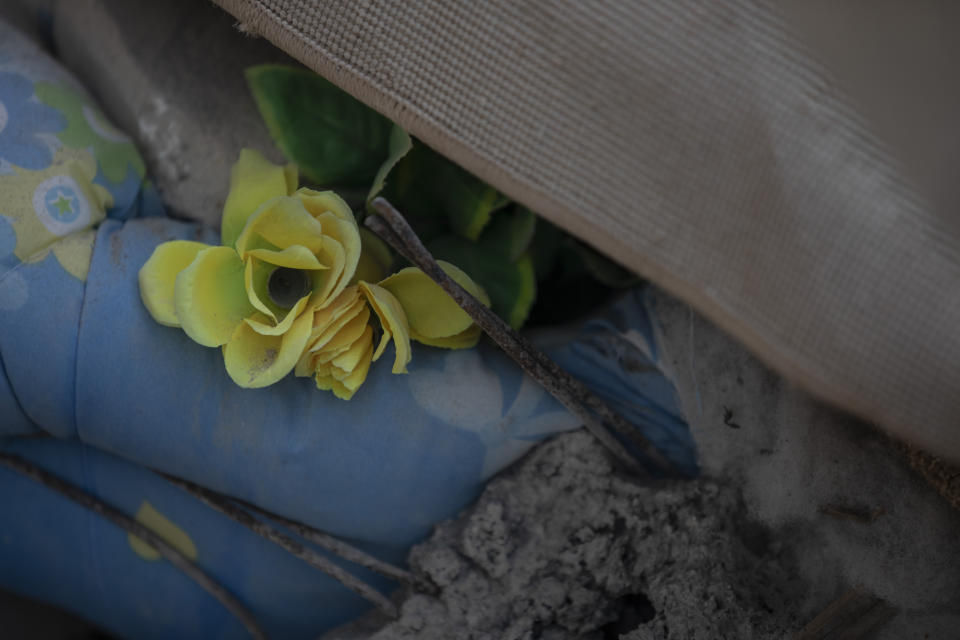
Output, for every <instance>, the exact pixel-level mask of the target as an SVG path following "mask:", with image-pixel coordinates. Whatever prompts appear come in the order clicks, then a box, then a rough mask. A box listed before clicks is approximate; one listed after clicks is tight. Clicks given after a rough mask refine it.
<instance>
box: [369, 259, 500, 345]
mask: <svg viewBox="0 0 960 640" xmlns="http://www.w3.org/2000/svg"><path fill="white" fill-rule="evenodd" d="M437 262H438V264H439V265H440V267H441V268H442V269H443V270H444V271H445V272H446V273H447V275H448V276H450V277H451V278H453V280H455V281H456V282H457V283H458V284H459V285H460V286H461V287H463V288H464V289H466V290H467V292H469V293H470V294H472V295H473V296H474V297H477V298H479V299H480V300H481V302H483V303H484V304H488V305H489V303H490V301H489V298H488V297H487V295H486V293H485V292H484V291H483V290H482V289H481V288H480V286H479V285H477V284H476V283H475V282H474V281H473V280H472V279H471V278H470V276H468V275H467V274H466V273H464V272H463V271H461V270H460V269H459V268H458V267H456V266H454V265H452V264H450V263H449V262H444V261H442V260H438V261H437ZM380 286H382V287H383V288H384V289H386V290H387V291H389V292H390V293H392V294H393V295H394V296H395V297H396V299H397V300H398V301H399V302H400V305H401V306H402V307H403V311H404V313H405V314H406V316H407V321H408V322H409V324H410V332H411V334H414V333H415V334H417V335H419V336H423V337H426V338H445V337H448V336H453V335H457V334H459V333H461V332H462V331H465V330H466V329H467V328H469V327H470V325H472V324H473V319H472V318H471V317H470V316H469V315H468V314H467V312H466V311H464V310H463V309H461V308H460V306H459V305H458V304H457V303H456V301H455V300H454V299H453V298H451V297H450V296H449V295H448V294H447V292H446V291H444V290H443V289H442V288H441V287H440V285H438V284H437V283H436V282H434V281H433V280H432V279H431V278H430V277H429V276H428V275H427V274H425V273H424V272H423V271H421V270H420V269H418V268H417V267H407V268H406V269H401V270H400V271H398V272H397V273H395V274H393V275H392V276H390V277H389V278H387V279H386V280H383V281H382V282H381V283H380Z"/></svg>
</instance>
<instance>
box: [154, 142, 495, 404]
mask: <svg viewBox="0 0 960 640" xmlns="http://www.w3.org/2000/svg"><path fill="white" fill-rule="evenodd" d="M364 231H365V230H364ZM221 240H222V242H223V244H222V245H221V246H210V245H207V244H204V243H201V242H191V241H187V240H174V241H171V242H165V243H163V244H161V245H159V246H158V247H157V248H156V249H155V250H154V252H153V255H151V257H150V259H149V260H147V262H146V263H145V264H144V266H143V267H142V268H141V270H140V274H139V278H140V295H141V298H142V299H143V303H144V305H145V306H146V308H147V310H148V311H149V312H150V314H151V315H152V316H153V318H154V319H155V320H156V321H157V322H158V323H160V324H163V325H166V326H171V327H181V328H183V330H184V332H186V334H187V335H188V336H190V338H192V339H193V340H194V341H196V342H198V343H200V344H202V345H204V346H208V347H222V348H223V359H224V364H225V366H226V369H227V373H228V374H229V375H230V377H231V378H232V379H233V380H234V382H236V383H237V384H238V385H240V386H242V387H250V388H254V387H264V386H267V385H270V384H273V383H274V382H277V381H278V380H280V379H281V378H283V377H284V376H286V375H287V374H288V373H289V372H290V371H291V370H295V371H296V374H297V375H300V376H310V375H312V376H314V377H315V380H316V384H317V386H318V387H319V388H320V389H325V390H330V391H333V393H334V394H335V395H336V396H337V397H339V398H342V399H345V400H349V399H350V398H351V397H352V396H353V394H354V393H355V392H356V390H357V389H358V388H359V387H360V385H362V384H363V382H364V381H365V380H366V377H367V372H368V371H369V369H370V364H371V362H373V361H376V360H377V359H379V358H380V356H381V355H383V353H384V351H385V349H386V347H387V345H388V344H389V342H391V341H392V342H393V343H394V347H395V359H394V363H393V373H406V371H407V369H406V366H407V364H408V363H409V362H410V358H411V350H410V339H411V337H413V338H414V339H416V340H419V341H420V342H424V343H425V344H431V345H434V346H443V347H447V348H465V347H469V346H473V345H474V344H476V341H477V339H479V329H478V328H477V327H476V325H474V324H473V323H472V321H471V320H470V318H469V316H467V315H466V314H465V313H464V312H463V310H461V309H460V308H459V307H458V306H457V305H456V304H455V303H454V302H453V300H452V299H451V298H450V297H449V296H447V295H446V293H444V292H443V290H442V289H440V287H439V286H438V285H436V284H434V283H433V282H432V281H431V280H430V279H429V278H427V276H426V275H424V274H423V273H422V272H421V271H420V270H419V269H414V268H408V269H403V270H401V271H400V272H398V273H396V274H394V275H392V276H390V277H388V278H386V279H384V280H382V282H381V283H380V284H373V283H371V282H369V281H367V279H368V278H369V279H380V278H381V277H382V276H383V275H384V274H385V273H386V269H387V267H388V266H389V262H390V255H389V251H388V250H387V249H386V247H385V246H384V245H383V243H382V242H381V241H380V240H379V239H378V238H376V237H375V236H370V235H365V236H362V235H361V230H360V229H359V228H358V227H357V223H356V220H355V219H354V217H353V214H352V212H351V211H350V208H349V206H348V205H347V204H346V203H345V202H344V201H343V200H342V199H341V198H340V197H339V196H337V195H336V194H335V193H333V192H332V191H323V192H320V191H313V190H311V189H306V188H301V189H296V170H295V168H294V167H293V166H292V165H288V166H286V167H280V166H276V165H273V164H271V163H270V162H269V161H267V160H266V159H265V158H264V157H263V156H262V155H260V154H259V153H257V152H256V151H252V150H247V149H245V150H243V151H242V152H241V154H240V158H239V160H238V161H237V163H236V164H235V165H234V167H233V170H232V172H231V177H230V192H229V194H228V196H227V200H226V203H225V205H224V214H223V222H222V229H221ZM444 269H445V270H447V272H448V273H449V274H450V275H451V276H452V277H454V278H455V279H456V280H457V281H458V282H460V283H461V284H462V285H463V286H464V287H466V288H467V289H468V290H470V291H471V292H472V293H474V294H475V295H479V296H480V297H481V298H482V299H484V300H485V302H487V303H488V301H487V300H486V296H485V294H484V293H483V291H482V290H481V289H480V288H479V287H478V286H477V285H476V284H474V283H473V281H472V280H470V278H469V277H468V276H467V275H466V274H464V273H463V272H462V271H460V270H459V269H457V268H456V267H454V266H453V265H447V264H444ZM371 310H372V311H373V314H371ZM374 316H375V317H376V321H377V322H378V323H379V329H378V331H379V333H380V339H379V343H378V344H377V345H376V346H374V333H375V328H374V323H373V322H374Z"/></svg>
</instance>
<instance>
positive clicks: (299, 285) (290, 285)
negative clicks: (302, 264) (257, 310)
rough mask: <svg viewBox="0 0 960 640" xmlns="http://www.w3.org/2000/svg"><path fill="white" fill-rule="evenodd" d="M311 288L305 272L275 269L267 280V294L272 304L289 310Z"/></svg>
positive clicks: (285, 268) (308, 277) (282, 268)
mask: <svg viewBox="0 0 960 640" xmlns="http://www.w3.org/2000/svg"><path fill="white" fill-rule="evenodd" d="M312 286H313V283H312V282H311V281H310V275H309V274H308V273H307V272H306V271H304V270H302V269H290V268H288V267H277V268H276V269H274V270H273V273H271V274H270V279H269V280H267V293H268V294H269V295H270V299H271V300H272V301H273V304H275V305H277V306H278V307H282V308H284V309H289V308H290V307H292V306H293V305H295V304H296V303H297V300H299V299H300V298H302V297H303V296H305V295H307V294H308V293H310V289H311V287H312Z"/></svg>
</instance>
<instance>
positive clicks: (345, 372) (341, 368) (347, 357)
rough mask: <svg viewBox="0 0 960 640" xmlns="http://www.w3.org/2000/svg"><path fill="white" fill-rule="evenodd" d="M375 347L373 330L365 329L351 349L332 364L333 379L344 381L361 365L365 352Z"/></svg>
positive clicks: (366, 327) (368, 327)
mask: <svg viewBox="0 0 960 640" xmlns="http://www.w3.org/2000/svg"><path fill="white" fill-rule="evenodd" d="M372 346H373V329H372V328H371V327H370V325H367V326H365V327H364V328H363V332H362V333H361V335H360V339H359V340H355V341H354V342H353V343H352V344H351V345H350V347H349V348H348V349H347V350H346V351H344V352H343V353H341V354H340V355H338V356H337V357H336V358H334V359H333V360H332V361H331V363H330V364H332V365H333V377H334V378H336V379H337V380H341V381H342V380H343V379H345V378H346V377H347V376H349V375H350V373H351V372H352V371H353V370H354V369H355V368H356V367H357V365H359V364H360V362H361V360H362V358H363V354H364V352H366V351H367V348H368V347H371V348H372Z"/></svg>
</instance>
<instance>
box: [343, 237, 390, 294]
mask: <svg viewBox="0 0 960 640" xmlns="http://www.w3.org/2000/svg"><path fill="white" fill-rule="evenodd" d="M360 247H361V248H360V260H359V261H358V262H357V271H356V273H354V274H353V279H352V280H353V282H355V283H356V282H359V281H360V280H364V281H366V282H380V281H381V280H383V279H384V278H386V277H387V275H388V274H389V273H390V266H391V265H392V264H393V254H392V253H390V249H389V248H387V245H386V243H385V242H384V241H383V240H381V239H380V238H378V237H377V235H376V234H375V233H374V232H373V231H370V229H364V228H361V229H360Z"/></svg>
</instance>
